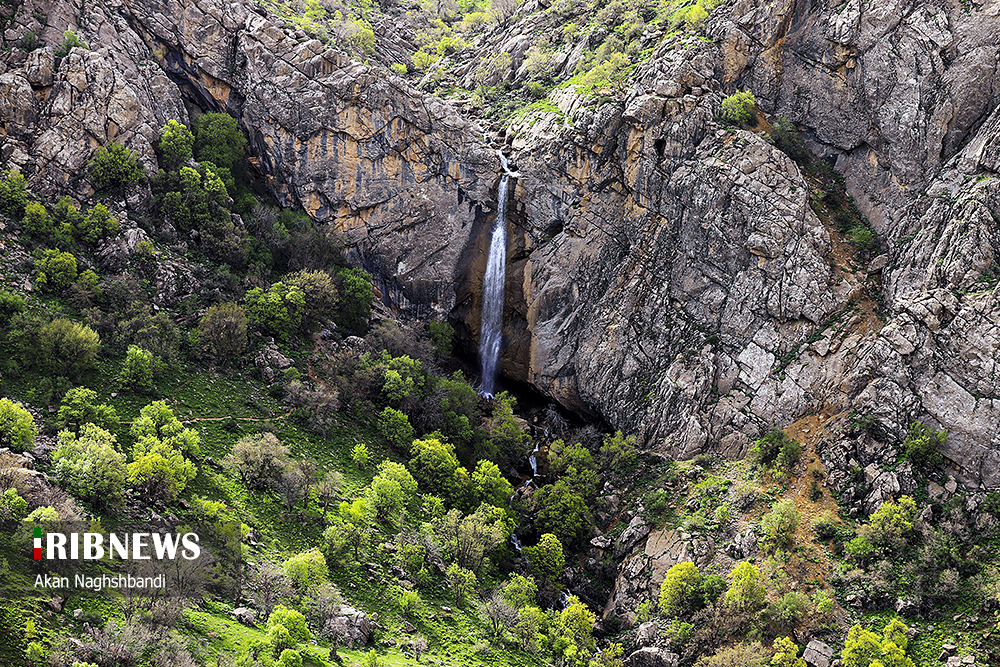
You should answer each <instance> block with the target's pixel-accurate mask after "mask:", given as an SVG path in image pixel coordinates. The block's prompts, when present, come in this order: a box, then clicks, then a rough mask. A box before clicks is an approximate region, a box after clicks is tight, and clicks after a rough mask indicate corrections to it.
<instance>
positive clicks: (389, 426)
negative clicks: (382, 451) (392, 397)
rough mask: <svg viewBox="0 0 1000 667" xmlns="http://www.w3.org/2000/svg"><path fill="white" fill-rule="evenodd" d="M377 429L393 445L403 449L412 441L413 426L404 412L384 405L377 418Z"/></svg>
mask: <svg viewBox="0 0 1000 667" xmlns="http://www.w3.org/2000/svg"><path fill="white" fill-rule="evenodd" d="M378 431H379V433H381V434H382V437H384V438H385V439H386V440H388V441H389V443H390V444H392V446H393V447H396V448H398V449H403V448H405V447H409V446H410V445H411V444H412V443H413V427H412V426H410V418H409V417H407V416H406V415H405V414H404V413H402V412H400V411H399V410H396V409H395V408H390V407H388V406H386V407H385V408H384V409H383V410H382V413H381V414H380V415H379V418H378Z"/></svg>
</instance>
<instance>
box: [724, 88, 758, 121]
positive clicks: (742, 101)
mask: <svg viewBox="0 0 1000 667" xmlns="http://www.w3.org/2000/svg"><path fill="white" fill-rule="evenodd" d="M756 106H757V98H756V97H754V94H753V93H751V92H750V91H749V90H745V91H741V92H737V93H734V94H733V95H730V96H729V97H727V98H725V99H724V100H722V118H723V119H724V120H727V121H729V122H730V123H740V124H742V125H750V124H751V122H752V121H753V120H754V110H755V109H756Z"/></svg>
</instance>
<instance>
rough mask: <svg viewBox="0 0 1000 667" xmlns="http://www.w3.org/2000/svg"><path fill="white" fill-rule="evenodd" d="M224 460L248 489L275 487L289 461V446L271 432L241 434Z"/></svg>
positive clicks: (289, 463)
mask: <svg viewBox="0 0 1000 667" xmlns="http://www.w3.org/2000/svg"><path fill="white" fill-rule="evenodd" d="M226 462H227V464H228V465H229V466H230V467H231V468H232V469H233V470H235V471H236V473H237V474H238V475H239V476H240V481H242V482H243V484H244V485H245V486H246V487H247V488H248V489H256V490H264V489H273V488H275V487H276V486H277V484H278V480H280V479H281V476H282V474H283V473H284V471H285V470H286V469H287V468H288V467H289V466H290V465H291V460H290V459H289V458H288V447H286V446H284V445H283V444H281V441H280V440H278V438H277V437H276V436H275V435H274V434H273V433H259V434H252V435H245V436H243V437H242V438H240V439H239V440H237V441H236V444H235V445H233V451H232V452H231V453H230V454H229V456H228V457H227V459H226Z"/></svg>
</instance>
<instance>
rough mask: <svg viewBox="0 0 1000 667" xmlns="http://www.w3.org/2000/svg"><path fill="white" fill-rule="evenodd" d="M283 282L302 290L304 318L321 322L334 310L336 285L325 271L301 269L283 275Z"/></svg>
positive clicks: (335, 306)
mask: <svg viewBox="0 0 1000 667" xmlns="http://www.w3.org/2000/svg"><path fill="white" fill-rule="evenodd" d="M283 282H284V283H285V284H287V285H290V286H292V287H296V288H298V289H299V290H301V291H302V294H303V296H304V297H305V317H306V319H309V320H312V321H315V322H321V321H323V320H326V319H328V318H330V317H332V316H333V314H334V313H335V312H336V308H337V300H338V296H337V286H336V284H335V283H334V281H333V278H332V277H330V274H329V273H327V272H326V271H309V270H307V269H302V270H301V271H297V272H295V273H290V274H288V275H287V276H285V279H284V281H283Z"/></svg>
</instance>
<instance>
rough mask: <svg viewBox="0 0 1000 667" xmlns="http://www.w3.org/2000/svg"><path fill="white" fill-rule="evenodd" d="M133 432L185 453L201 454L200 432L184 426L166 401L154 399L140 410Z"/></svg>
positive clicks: (140, 436)
mask: <svg viewBox="0 0 1000 667" xmlns="http://www.w3.org/2000/svg"><path fill="white" fill-rule="evenodd" d="M131 433H132V435H134V436H135V437H136V438H143V437H147V438H155V439H157V440H159V441H161V442H163V443H164V444H166V445H167V446H169V447H172V448H174V449H177V450H179V451H180V452H181V453H183V454H187V455H190V456H199V455H200V454H201V450H200V444H201V438H200V437H199V436H198V432H197V431H195V430H194V429H190V428H184V424H182V423H181V422H180V420H178V419H177V417H175V416H174V413H173V411H172V410H171V409H170V408H169V407H168V406H167V404H166V402H165V401H153V402H152V403H150V404H149V405H147V406H145V407H144V408H143V409H142V410H140V411H139V417H138V418H136V420H135V421H133V422H132V428H131Z"/></svg>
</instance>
